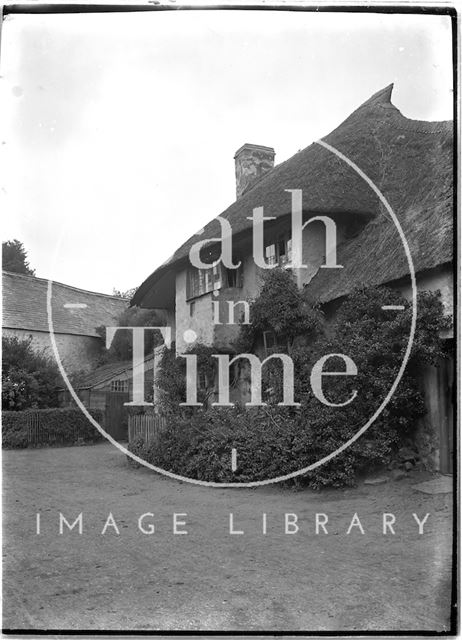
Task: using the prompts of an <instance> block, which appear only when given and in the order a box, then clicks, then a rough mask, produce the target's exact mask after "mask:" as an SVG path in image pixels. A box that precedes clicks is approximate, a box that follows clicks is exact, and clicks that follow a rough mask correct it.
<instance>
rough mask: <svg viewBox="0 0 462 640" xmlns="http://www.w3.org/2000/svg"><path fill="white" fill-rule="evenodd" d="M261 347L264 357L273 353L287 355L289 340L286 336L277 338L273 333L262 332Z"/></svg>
mask: <svg viewBox="0 0 462 640" xmlns="http://www.w3.org/2000/svg"><path fill="white" fill-rule="evenodd" d="M263 346H264V349H265V357H267V356H270V355H271V354H273V353H288V352H289V339H288V338H287V337H286V336H277V335H276V334H275V333H274V331H263Z"/></svg>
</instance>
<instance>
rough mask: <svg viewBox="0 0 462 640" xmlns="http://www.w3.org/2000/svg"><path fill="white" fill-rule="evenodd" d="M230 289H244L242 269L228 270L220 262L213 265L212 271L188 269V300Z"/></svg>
mask: <svg viewBox="0 0 462 640" xmlns="http://www.w3.org/2000/svg"><path fill="white" fill-rule="evenodd" d="M228 287H242V269H241V267H239V269H227V268H226V267H224V266H223V265H222V263H221V262H220V263H218V264H214V265H212V266H211V267H210V269H196V268H195V267H190V269H188V276H187V284H186V298H187V299H188V300H189V299H191V298H197V297H199V296H202V295H204V294H205V293H211V292H212V291H215V290H218V289H222V288H228ZM190 313H191V308H190ZM191 315H192V314H191Z"/></svg>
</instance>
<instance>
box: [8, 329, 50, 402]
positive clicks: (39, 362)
mask: <svg viewBox="0 0 462 640" xmlns="http://www.w3.org/2000/svg"><path fill="white" fill-rule="evenodd" d="M60 382H61V376H60V374H59V371H58V368H57V366H56V363H55V362H54V360H53V359H52V358H50V357H49V356H48V355H47V353H46V352H45V351H44V350H41V351H40V350H39V351H36V350H34V348H33V346H32V338H27V339H22V340H21V339H19V338H18V337H17V336H4V337H3V338H2V409H6V410H11V411H21V410H23V409H32V408H37V409H42V408H45V407H56V406H57V405H58V388H59V385H60Z"/></svg>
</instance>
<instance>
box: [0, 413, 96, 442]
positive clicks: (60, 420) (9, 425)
mask: <svg viewBox="0 0 462 640" xmlns="http://www.w3.org/2000/svg"><path fill="white" fill-rule="evenodd" d="M88 411H89V413H90V415H91V416H92V417H93V418H94V419H95V420H96V421H97V422H98V423H100V424H101V422H102V419H103V412H102V411H101V410H99V409H89V410H88ZM101 439H102V435H101V434H100V433H99V431H98V430H97V429H96V428H95V427H94V426H93V425H92V424H91V423H90V422H89V420H88V419H87V418H86V416H85V415H84V414H83V413H82V412H81V411H80V409H74V408H65V409H30V410H27V411H2V446H3V448H4V449H20V448H25V447H28V446H31V445H36V444H39V445H40V444H42V445H43V444H44V445H54V444H75V443H77V442H96V441H98V440H101Z"/></svg>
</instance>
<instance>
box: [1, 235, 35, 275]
mask: <svg viewBox="0 0 462 640" xmlns="http://www.w3.org/2000/svg"><path fill="white" fill-rule="evenodd" d="M2 269H3V270H4V271H11V272H13V273H22V274H24V275H26V276H34V275H35V270H34V269H31V268H30V266H29V262H28V261H27V252H26V250H25V249H24V245H23V243H22V242H20V241H19V240H7V241H6V242H2Z"/></svg>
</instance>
